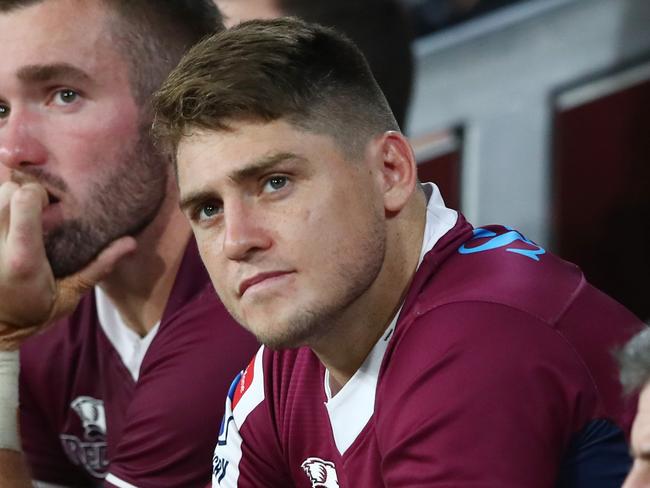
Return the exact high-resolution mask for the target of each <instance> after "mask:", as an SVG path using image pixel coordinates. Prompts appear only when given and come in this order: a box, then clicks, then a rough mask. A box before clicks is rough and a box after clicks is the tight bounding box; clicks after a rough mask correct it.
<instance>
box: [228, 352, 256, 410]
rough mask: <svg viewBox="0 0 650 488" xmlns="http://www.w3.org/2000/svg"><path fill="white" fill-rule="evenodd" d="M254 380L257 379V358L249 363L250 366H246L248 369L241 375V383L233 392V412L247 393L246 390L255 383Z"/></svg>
mask: <svg viewBox="0 0 650 488" xmlns="http://www.w3.org/2000/svg"><path fill="white" fill-rule="evenodd" d="M253 378H255V358H253V359H252V360H251V362H250V363H248V366H246V369H245V370H244V372H243V373H242V374H241V378H240V379H239V383H237V385H236V387H235V391H234V392H233V397H232V409H233V410H234V409H235V407H236V406H237V404H238V403H239V400H241V397H242V396H244V393H246V390H248V388H249V387H250V386H251V384H252V383H253Z"/></svg>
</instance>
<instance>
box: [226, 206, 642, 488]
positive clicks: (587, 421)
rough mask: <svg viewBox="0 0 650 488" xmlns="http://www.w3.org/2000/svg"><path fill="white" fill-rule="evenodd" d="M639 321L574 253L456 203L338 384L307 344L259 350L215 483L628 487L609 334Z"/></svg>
mask: <svg viewBox="0 0 650 488" xmlns="http://www.w3.org/2000/svg"><path fill="white" fill-rule="evenodd" d="M428 225H429V223H427V226H428ZM432 225H433V224H432ZM640 325H641V324H640V322H639V321H638V319H637V318H636V317H634V316H633V315H632V314H631V313H629V312H628V311H627V310H625V309H624V308H623V307H622V306H620V305H619V304H617V303H616V302H614V301H613V300H611V299H610V298H608V297H606V296H605V295H603V294H602V293H600V292H599V291H597V290H596V289H594V288H593V287H592V286H590V285H589V284H588V283H587V282H586V281H585V278H584V276H583V275H582V273H581V272H580V270H579V269H578V268H577V267H576V266H574V265H571V264H569V263H567V262H564V261H562V260H560V259H558V258H557V257H555V256H553V255H551V254H549V253H547V252H546V251H544V250H543V249H542V248H540V247H539V246H537V245H535V244H534V243H532V242H531V241H528V240H527V239H525V238H524V237H523V236H522V235H521V234H519V233H517V232H516V231H513V230H511V229H509V228H505V227H502V226H492V227H489V228H486V229H476V230H474V229H472V228H471V226H470V225H469V224H467V223H466V222H465V221H464V219H463V218H462V217H459V219H458V222H457V224H456V225H455V226H454V227H453V229H451V230H449V231H448V232H447V233H446V234H445V235H444V237H442V238H441V239H439V240H438V241H437V243H436V244H435V246H434V247H433V249H432V250H430V251H429V252H428V253H427V254H426V256H425V257H424V260H423V261H422V263H421V265H420V266H419V268H418V271H417V272H416V275H415V277H414V280H413V283H412V285H411V287H410V290H409V292H408V295H407V297H406V299H405V302H404V304H403V306H402V309H401V311H400V313H399V318H398V319H397V318H396V319H395V320H394V321H393V323H392V324H391V325H390V326H389V327H388V329H387V331H386V333H385V334H384V336H383V337H382V339H380V341H379V342H378V344H377V345H376V346H375V348H374V349H373V350H372V351H371V353H370V355H369V357H368V358H367V359H366V361H365V362H364V364H363V366H362V367H361V369H360V370H359V371H358V372H357V373H356V374H355V375H354V376H353V378H352V379H351V380H350V381H349V382H348V383H347V384H346V385H345V386H344V387H343V389H342V390H341V391H340V392H339V393H338V394H336V395H335V396H334V397H333V398H330V397H331V395H329V394H328V383H327V376H326V374H327V373H326V371H325V369H324V367H323V366H322V364H321V363H320V362H319V361H318V359H317V357H316V356H315V355H314V354H313V353H312V351H311V350H309V349H307V348H301V349H297V350H288V351H275V352H274V351H270V350H268V349H266V348H261V349H260V350H259V351H258V353H257V355H256V356H255V358H254V359H253V361H252V362H251V363H250V365H249V367H248V368H247V369H246V370H245V371H244V372H243V373H242V374H240V376H239V377H238V378H237V379H236V381H235V382H234V383H233V385H232V387H231V390H230V392H229V396H228V399H227V402H226V415H225V417H224V422H223V424H222V430H221V433H220V436H219V440H218V444H217V447H216V449H215V454H214V459H213V486H214V487H222V486H225V487H255V488H259V487H291V486H294V487H297V488H315V487H320V488H332V487H338V486H341V487H350V488H358V487H373V488H375V487H382V486H386V487H434V488H435V487H437V488H443V487H444V488H452V487H453V488H458V487H463V488H470V487H471V488H487V487H490V488H495V487H499V488H537V487H539V488H552V487H555V486H574V487H575V486H589V487H590V488H594V487H600V486H611V487H614V486H616V487H619V486H620V482H621V480H622V478H623V477H624V476H625V472H626V470H627V467H628V466H629V458H628V456H627V453H626V445H625V436H624V435H623V433H622V431H627V430H628V429H629V419H630V418H631V414H632V413H633V412H630V411H629V408H630V407H629V406H628V404H627V403H625V404H624V402H623V401H622V400H621V397H620V389H619V385H618V381H617V373H616V365H615V363H614V360H613V357H612V355H611V350H612V349H613V348H615V347H616V346H619V345H622V344H623V343H624V342H625V341H626V340H627V339H628V338H629V337H630V336H631V335H632V334H633V333H634V332H635V331H637V330H638V328H639V327H640ZM556 483H557V485H556ZM581 483H582V484H581Z"/></svg>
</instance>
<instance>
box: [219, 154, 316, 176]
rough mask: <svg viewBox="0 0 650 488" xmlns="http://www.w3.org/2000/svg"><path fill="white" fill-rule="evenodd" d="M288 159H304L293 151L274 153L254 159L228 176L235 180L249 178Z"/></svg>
mask: <svg viewBox="0 0 650 488" xmlns="http://www.w3.org/2000/svg"><path fill="white" fill-rule="evenodd" d="M290 159H293V160H300V161H304V158H303V157H300V156H298V155H297V154H294V153H290V152H280V153H275V154H271V155H269V156H264V157H262V158H260V159H258V160H256V161H253V162H252V163H251V164H249V165H248V166H246V167H245V168H242V169H238V170H237V171H234V172H233V173H232V174H230V175H228V178H229V179H231V180H233V181H235V182H241V181H244V180H249V179H252V178H255V177H257V176H259V175H260V174H262V173H265V172H267V171H269V170H271V169H273V168H274V167H275V166H277V165H278V164H280V163H282V162H284V161H287V160H290Z"/></svg>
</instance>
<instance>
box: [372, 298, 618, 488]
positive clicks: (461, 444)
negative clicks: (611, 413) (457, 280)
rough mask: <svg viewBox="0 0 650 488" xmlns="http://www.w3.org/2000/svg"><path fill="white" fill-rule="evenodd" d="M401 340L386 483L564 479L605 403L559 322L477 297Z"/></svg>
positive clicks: (380, 433)
mask: <svg viewBox="0 0 650 488" xmlns="http://www.w3.org/2000/svg"><path fill="white" fill-rule="evenodd" d="M396 339H399V340H400V342H399V343H398V344H396V345H395V347H394V348H393V350H392V352H391V356H390V358H389V361H390V366H389V367H388V368H387V369H386V371H385V373H384V377H383V378H380V381H381V385H380V389H379V390H378V399H377V405H380V407H378V410H377V412H376V415H377V418H376V421H377V442H378V445H379V449H380V451H381V457H382V460H383V461H382V474H383V477H384V482H385V484H386V486H427V487H431V488H451V487H463V488H479V487H480V488H486V487H493V486H498V487H500V488H520V487H522V486H525V487H527V488H547V487H550V486H555V483H556V479H557V477H558V473H559V469H560V465H561V462H562V457H563V455H564V452H565V450H566V449H567V448H568V446H569V444H570V441H571V438H572V435H573V434H574V433H575V432H577V431H578V430H580V429H581V428H583V427H584V426H585V425H586V424H587V423H588V422H589V420H590V418H592V416H593V415H594V413H595V412H596V410H597V405H598V402H599V398H598V393H597V391H596V388H595V386H594V384H593V382H592V379H591V377H590V375H589V372H588V371H587V369H586V368H585V366H584V364H583V363H582V362H581V361H580V358H579V357H577V355H576V354H575V352H574V350H573V349H572V347H571V345H570V344H569V343H568V342H567V341H565V340H564V339H563V337H562V336H561V335H560V334H559V333H558V332H557V331H556V330H554V329H553V328H552V327H549V326H548V325H547V324H545V323H542V322H541V321H540V320H538V319H537V318H535V317H532V316H530V315H528V314H526V313H523V312H520V311H517V310H514V309H511V308H508V307H506V306H503V305H498V304H491V303H478V302H472V303H458V304H451V305H445V306H443V307H441V308H440V309H437V310H434V311H431V312H428V314H425V315H423V316H421V317H419V318H417V319H416V320H415V321H414V322H413V323H412V324H410V328H409V330H408V331H407V333H406V334H404V335H403V336H401V337H399V338H396ZM604 353H607V351H604ZM618 483H619V484H611V485H608V486H620V480H619V481H618ZM598 486H602V485H598Z"/></svg>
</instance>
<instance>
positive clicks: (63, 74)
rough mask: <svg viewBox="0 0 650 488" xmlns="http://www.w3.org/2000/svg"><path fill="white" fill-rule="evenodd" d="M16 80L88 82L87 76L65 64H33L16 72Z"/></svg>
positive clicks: (88, 77)
mask: <svg viewBox="0 0 650 488" xmlns="http://www.w3.org/2000/svg"><path fill="white" fill-rule="evenodd" d="M17 76H18V79H19V80H22V81H25V82H32V83H44V82H48V81H51V80H54V79H60V78H66V79H72V80H73V81H77V82H82V81H83V82H88V81H90V76H88V75H87V74H86V73H85V72H84V71H82V70H81V69H79V68H77V67H75V66H72V65H71V64H67V63H55V64H35V65H29V66H24V67H22V68H20V69H19V70H18V75H17Z"/></svg>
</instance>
